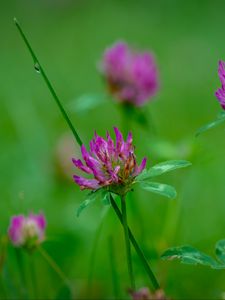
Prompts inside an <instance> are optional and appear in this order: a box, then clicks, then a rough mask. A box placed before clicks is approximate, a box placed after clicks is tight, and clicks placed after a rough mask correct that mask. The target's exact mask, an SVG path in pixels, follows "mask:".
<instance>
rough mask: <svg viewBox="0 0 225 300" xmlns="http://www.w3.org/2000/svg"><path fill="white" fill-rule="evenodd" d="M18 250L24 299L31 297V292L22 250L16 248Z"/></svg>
mask: <svg viewBox="0 0 225 300" xmlns="http://www.w3.org/2000/svg"><path fill="white" fill-rule="evenodd" d="M15 252H16V259H17V264H18V268H19V273H20V283H21V294H22V298H23V299H30V297H29V293H28V283H27V278H26V275H25V274H26V270H25V266H24V259H23V256H22V254H23V253H22V250H21V249H15Z"/></svg>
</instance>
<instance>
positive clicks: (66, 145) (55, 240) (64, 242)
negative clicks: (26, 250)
mask: <svg viewBox="0 0 225 300" xmlns="http://www.w3.org/2000/svg"><path fill="white" fill-rule="evenodd" d="M224 15H225V2H224V1H222V0H221V1H194V0H192V1H175V0H173V1H166V0H165V1H147V0H146V1H144V0H141V1H134V0H123V1H119V0H114V1H113V0H111V1H107V0H102V1H100V0H99V1H98V0H93V1H91V0H90V1H82V0H80V1H72V0H71V1H69V0H57V1H53V0H42V1H34V0H33V1H31V0H30V1H28V0H20V1H13V0H11V1H8V2H7V1H5V2H3V1H1V4H0V35H1V46H0V70H1V71H0V87H1V88H0V131H1V140H0V145H1V156H0V169H1V180H0V191H1V204H0V212H1V224H0V234H1V235H4V234H5V233H6V231H7V227H8V225H9V219H10V216H11V215H13V214H18V213H27V212H29V211H33V212H39V211H43V212H44V213H45V214H46V218H47V220H48V228H47V236H48V240H47V241H46V242H45V244H44V248H45V249H46V250H47V251H48V253H49V254H50V255H51V256H52V257H53V258H54V259H55V261H56V262H57V263H58V264H59V265H60V267H61V268H62V270H63V271H64V272H65V273H66V274H67V276H68V277H69V278H70V279H71V280H72V281H73V285H74V296H75V297H77V298H87V297H89V298H95V299H96V298H97V299H108V298H110V297H111V298H112V295H113V291H112V280H111V271H110V262H109V247H108V238H109V236H112V237H113V241H114V246H115V247H114V248H115V249H114V252H115V260H116V268H117V271H118V273H119V282H120V287H121V295H126V289H127V287H128V282H129V281H128V276H127V268H126V263H125V262H126V261H125V249H124V246H123V233H122V230H121V226H120V224H118V220H117V219H116V217H115V215H114V212H113V211H112V209H109V211H108V213H107V214H106V216H105V217H104V223H103V229H102V233H101V236H100V240H99V243H98V245H97V248H96V260H95V264H94V265H93V264H92V266H93V280H92V290H91V291H87V277H88V274H89V270H90V256H91V252H92V248H93V241H94V239H95V235H96V231H97V230H98V228H99V224H100V222H101V220H102V218H103V210H104V208H103V206H102V204H101V203H95V204H94V205H92V206H90V207H89V208H87V209H86V210H85V211H84V212H83V213H82V215H81V216H80V217H79V218H77V217H76V209H77V207H78V206H79V204H80V203H81V201H82V200H83V199H84V198H85V192H83V193H82V192H80V191H79V188H78V187H77V186H76V185H75V184H74V183H73V181H72V179H71V175H72V174H73V172H75V170H73V167H72V166H71V165H72V163H70V160H71V156H72V155H74V156H76V155H79V154H78V153H79V149H78V147H77V145H76V143H73V140H72V135H71V134H70V133H69V131H68V128H67V124H66V123H65V121H64V120H63V118H62V116H61V115H60V112H59V110H58V108H57V107H56V105H55V104H54V102H53V99H52V97H51V95H50V93H49V91H48V89H47V87H46V85H45V83H44V82H43V80H42V78H41V76H40V75H39V74H37V73H36V72H35V71H34V68H33V62H32V60H31V57H30V54H29V53H28V51H27V49H26V47H25V45H24V43H23V41H22V40H21V37H20V36H19V33H18V31H17V29H16V27H15V26H14V24H13V17H15V16H16V17H17V19H18V20H19V22H20V23H21V25H22V26H23V29H24V31H25V32H26V34H27V37H28V39H29V40H30V42H31V44H32V46H33V48H34V50H35V51H36V53H37V55H38V57H39V59H40V62H41V63H42V66H43V67H44V69H45V70H46V73H47V74H48V76H49V78H50V80H51V82H52V84H53V86H54V87H55V89H56V91H57V94H58V96H59V97H60V99H61V100H62V102H63V103H64V105H65V108H66V109H67V111H68V112H69V115H70V116H71V119H72V121H73V122H74V125H75V126H76V128H78V130H79V133H80V135H81V137H82V139H83V140H84V141H85V142H88V141H89V139H90V138H91V137H92V135H93V132H94V130H97V131H98V133H99V134H104V133H105V131H106V130H107V129H109V130H110V131H111V132H112V127H113V126H115V125H116V126H119V127H121V126H122V125H121V124H124V123H125V122H124V121H122V120H121V118H122V115H121V113H120V111H119V108H118V105H116V104H115V103H114V102H113V101H111V100H110V99H109V98H108V97H105V103H103V104H102V105H99V106H98V107H97V108H96V109H93V110H91V111H89V112H88V113H85V112H83V113H77V112H76V109H75V107H76V100H77V99H78V98H79V97H80V96H82V95H83V94H95V95H99V94H100V95H101V94H102V93H104V92H105V87H104V84H103V82H102V79H101V77H100V76H99V74H98V72H97V63H98V61H99V60H100V58H101V55H102V52H103V50H104V49H105V47H107V46H108V45H111V44H112V43H114V42H115V41H117V40H119V39H123V40H125V41H127V42H129V43H130V44H131V45H133V46H135V47H138V48H140V49H146V50H150V51H152V52H153V53H154V54H155V57H156V60H157V63H158V66H159V74H160V91H159V93H158V94H157V96H156V97H155V101H153V102H151V103H149V104H148V105H147V109H148V112H149V113H151V118H152V120H153V122H154V126H155V127H156V130H157V140H156V139H155V138H153V137H152V134H150V133H149V132H147V131H146V130H145V129H144V128H142V127H141V126H140V125H138V124H137V123H135V122H132V124H131V123H129V126H130V127H131V129H132V130H133V133H134V140H135V144H136V148H137V153H138V158H139V161H140V160H141V158H142V156H144V155H146V156H147V157H148V166H151V165H152V164H154V163H157V162H159V161H161V160H165V159H177V158H184V159H189V160H190V161H192V162H193V166H192V167H191V168H189V169H187V170H180V171H176V172H174V173H173V174H172V175H164V176H163V177H162V178H160V180H162V182H166V183H169V184H173V185H174V186H175V187H176V188H177V191H178V195H179V196H178V197H177V199H176V200H174V201H169V200H167V199H164V198H163V197H160V196H157V195H153V194H149V193H147V192H146V193H145V192H141V191H140V190H139V189H138V188H137V189H136V190H135V192H134V194H133V195H132V197H130V199H129V200H130V201H128V214H129V223H130V226H131V228H132V230H133V232H134V234H135V236H136V237H137V240H138V241H139V243H140V245H141V247H142V248H143V250H144V252H145V254H146V256H147V258H148V259H149V261H150V259H151V264H152V266H153V269H154V272H155V273H156V275H157V276H158V278H159V281H160V283H161V285H162V287H163V288H164V289H165V291H166V293H167V294H168V295H169V296H170V297H171V298H173V299H182V298H183V299H221V298H222V294H223V293H224V292H225V283H224V282H225V272H224V270H219V271H215V270H211V269H209V268H206V267H201V266H197V267H192V266H187V265H182V264H179V263H178V262H163V261H160V259H159V257H160V255H161V254H162V252H163V251H164V250H165V249H166V248H168V247H171V246H177V245H182V244H191V245H192V246H194V247H197V248H198V249H200V250H202V251H204V252H206V253H208V254H211V255H214V245H215V243H216V241H217V240H219V239H222V238H224V237H225V232H224V225H225V218H224V215H225V201H224V199H225V189H224V175H225V156H224V149H225V139H224V128H223V126H220V127H218V128H217V129H214V130H212V131H209V132H207V133H206V134H204V135H202V136H200V137H199V138H197V139H196V138H195V137H194V133H195V131H196V129H197V128H199V127H200V126H202V125H203V124H205V123H207V122H209V121H211V120H213V119H215V118H216V115H217V114H218V112H219V111H220V106H219V104H218V102H217V100H216V98H215V97H214V91H215V90H216V89H217V87H218V86H219V85H220V83H219V80H218V75H217V67H218V60H219V59H224V60H225V39H224V28H225V18H224ZM123 126H124V125H123ZM68 174H69V175H68ZM25 259H27V258H25ZM133 259H134V264H135V274H136V277H137V283H138V287H141V286H147V285H149V282H148V278H147V276H146V274H145V271H144V270H143V267H142V266H141V264H140V261H139V259H138V257H137V256H136V254H135V253H134V252H133ZM34 261H35V262H34V263H35V265H36V273H37V285H38V287H39V298H40V299H56V298H57V297H58V299H63V296H60V294H59V293H61V292H63V290H62V288H63V286H62V282H61V281H60V279H59V278H58V276H57V275H56V274H55V273H54V272H53V271H52V270H51V268H50V267H49V266H48V265H47V263H46V262H45V261H44V260H43V258H42V257H41V256H40V255H39V254H38V253H35V254H34ZM6 268H7V276H6V277H7V278H6V279H4V284H6V288H8V290H9V295H8V296H9V297H10V298H11V299H15V298H16V297H18V295H17V291H18V286H19V284H20V283H19V273H18V269H17V264H16V261H15V253H14V249H12V247H10V246H8V256H7V259H6ZM28 275H29V274H28ZM28 277H29V276H28ZM10 285H11V287H10ZM0 294H1V293H0ZM1 295H2V298H3V293H2V294H1ZM60 297H61V298H60ZM64 297H65V295H64Z"/></svg>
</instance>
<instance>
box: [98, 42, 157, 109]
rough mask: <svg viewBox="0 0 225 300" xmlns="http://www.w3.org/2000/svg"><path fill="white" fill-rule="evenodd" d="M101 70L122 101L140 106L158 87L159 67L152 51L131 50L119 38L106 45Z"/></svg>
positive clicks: (114, 92) (112, 89)
mask: <svg viewBox="0 0 225 300" xmlns="http://www.w3.org/2000/svg"><path fill="white" fill-rule="evenodd" d="M101 72H102V74H103V76H104V77H105V79H106V81H107V84H108V88H109V90H110V92H111V93H112V94H113V95H114V96H115V97H116V98H117V99H118V100H120V101H122V102H128V103H131V104H133V105H135V106H141V105H143V104H144V103H145V102H146V101H148V100H149V99H150V98H151V97H153V96H154V95H155V93H156V92H157V90H158V70H157V67H156V64H155V60H154V58H153V56H152V54H150V53H147V52H144V53H137V52H134V51H132V50H131V49H130V48H129V47H128V45H127V44H125V43H122V42H119V43H116V44H115V45H113V46H112V47H111V48H108V49H106V51H105V53H104V55H103V59H102V62H101Z"/></svg>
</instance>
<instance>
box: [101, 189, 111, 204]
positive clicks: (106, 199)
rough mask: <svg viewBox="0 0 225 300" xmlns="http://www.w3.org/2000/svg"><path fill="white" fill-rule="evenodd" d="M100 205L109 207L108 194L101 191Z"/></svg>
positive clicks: (105, 191)
mask: <svg viewBox="0 0 225 300" xmlns="http://www.w3.org/2000/svg"><path fill="white" fill-rule="evenodd" d="M102 204H103V205H110V204H111V202H110V194H109V192H108V191H107V190H103V192H102Z"/></svg>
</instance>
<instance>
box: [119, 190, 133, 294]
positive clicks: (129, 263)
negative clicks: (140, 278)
mask: <svg viewBox="0 0 225 300" xmlns="http://www.w3.org/2000/svg"><path fill="white" fill-rule="evenodd" d="M121 209H122V221H123V229H124V238H125V245H126V253H127V266H128V272H129V276H130V283H131V288H132V290H135V281H134V273H133V267H132V259H131V249H130V239H129V231H128V225H127V208H126V197H125V195H123V196H121Z"/></svg>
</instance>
